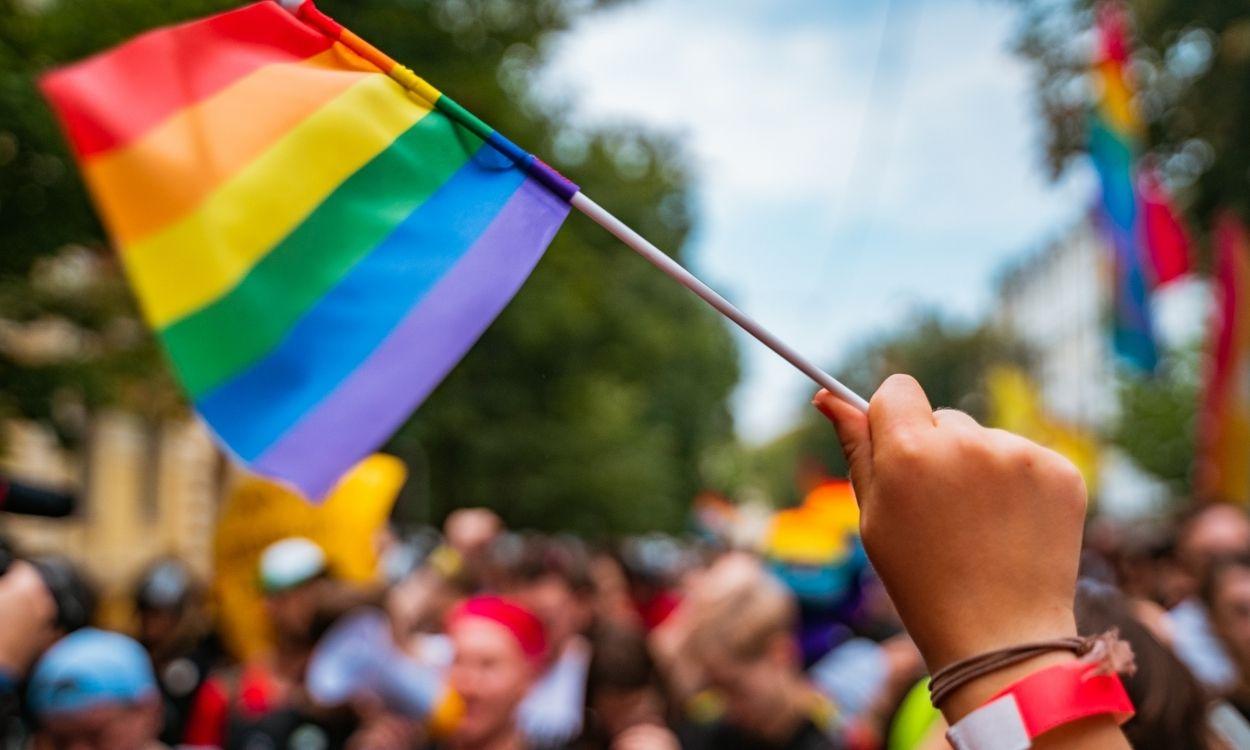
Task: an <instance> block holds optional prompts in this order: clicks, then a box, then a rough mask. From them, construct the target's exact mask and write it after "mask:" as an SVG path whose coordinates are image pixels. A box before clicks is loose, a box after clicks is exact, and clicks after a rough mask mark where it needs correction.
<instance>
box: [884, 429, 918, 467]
mask: <svg viewBox="0 0 1250 750" xmlns="http://www.w3.org/2000/svg"><path fill="white" fill-rule="evenodd" d="M882 453H884V454H885V458H886V460H887V461H888V462H889V463H891V464H893V465H895V466H897V467H899V468H904V469H905V468H912V467H914V466H916V465H917V464H919V463H920V461H921V460H922V459H923V458H924V455H925V449H924V445H923V440H922V439H921V437H920V435H919V434H918V433H917V432H916V431H915V430H913V429H911V428H909V427H898V428H895V429H894V430H892V431H891V433H890V436H889V438H888V440H887V441H886V444H885V446H884V450H883V451H882Z"/></svg>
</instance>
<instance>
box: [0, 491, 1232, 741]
mask: <svg viewBox="0 0 1250 750" xmlns="http://www.w3.org/2000/svg"><path fill="white" fill-rule="evenodd" d="M798 531H802V529H798ZM727 536H728V535H724V534H717V533H710V532H708V530H707V529H703V530H702V533H692V534H691V535H690V536H688V537H686V538H675V537H669V536H663V535H649V536H644V537H635V538H628V539H624V540H618V541H615V542H611V543H606V542H605V543H589V542H587V541H586V540H583V539H580V538H577V537H573V536H561V535H556V536H551V535H540V534H534V533H525V532H519V531H514V530H510V529H507V528H505V526H504V525H503V523H502V522H501V521H500V519H499V517H498V516H496V515H495V514H494V513H492V512H490V511H487V510H484V509H464V510H460V511H456V512H455V513H453V514H452V515H451V516H450V517H449V518H448V519H447V520H446V523H445V524H444V526H443V528H442V529H441V530H435V529H432V528H425V529H419V530H416V531H415V532H412V533H406V534H401V533H399V532H393V533H391V534H389V535H388V536H387V538H386V539H385V540H384V541H383V542H382V543H381V545H382V546H381V549H380V560H381V565H380V568H381V571H382V573H381V575H380V581H379V582H378V583H375V584H370V585H360V584H357V583H350V584H349V583H347V582H346V581H344V580H342V579H340V578H338V577H336V574H335V570H334V568H333V565H332V564H331V563H330V562H329V560H328V558H327V555H326V553H325V552H324V551H323V550H322V549H321V547H319V546H318V545H317V544H316V543H315V542H313V541H311V540H309V539H306V538H302V537H291V538H286V539H282V540H280V541H277V542H275V543H273V544H271V545H269V546H268V547H267V548H266V549H265V550H264V551H263V553H262V554H261V555H260V558H259V563H258V565H257V570H256V576H257V585H258V587H259V589H260V590H261V591H262V592H263V595H264V601H265V607H264V613H265V616H266V618H267V623H265V625H266V628H267V631H268V634H269V637H268V639H267V643H268V646H267V647H266V649H265V651H264V652H263V653H260V654H257V655H255V656H253V657H250V658H247V659H239V658H235V657H232V656H231V654H230V652H229V650H228V649H226V648H225V647H224V646H223V644H222V642H221V640H220V639H219V637H218V635H217V632H216V630H215V628H214V617H213V605H212V602H211V601H210V600H211V597H210V596H209V594H208V592H209V590H210V588H209V583H210V582H208V581H203V580H197V578H196V576H195V575H194V574H193V573H192V571H191V569H190V568H189V567H188V566H187V565H185V564H183V563H182V562H180V561H178V560H175V559H160V560H157V561H155V562H153V563H152V564H151V565H150V566H149V567H148V568H147V569H146V570H145V571H144V572H143V573H142V575H140V576H139V578H138V580H137V581H136V582H135V584H134V587H133V609H134V611H135V613H136V617H135V621H134V622H135V625H134V628H133V632H129V633H120V632H113V631H106V630H101V629H97V628H96V627H93V624H92V623H93V622H94V618H93V609H94V607H95V595H94V592H93V589H92V586H91V584H90V583H89V581H88V579H89V575H85V574H84V572H83V571H81V570H79V569H77V568H75V567H74V566H73V565H72V564H70V563H69V562H68V561H66V560H65V559H62V558H58V557H47V556H45V557H39V556H36V557H22V556H20V555H17V554H15V553H14V551H13V550H10V549H7V548H6V549H5V552H4V559H3V560H0V568H2V569H3V571H4V572H3V575H0V747H2V748H5V749H7V748H27V747H35V748H108V749H109V750H140V749H143V748H159V747H204V748H214V747H220V748H231V749H239V750H262V749H266V748H272V749H275V750H276V749H280V748H291V749H292V750H323V749H328V748H348V749H349V750H382V749H390V748H454V749H465V750H471V749H479V750H511V749H519V748H530V749H541V748H575V749H579V750H580V749H586V750H593V749H597V748H611V749H613V750H650V749H654V750H666V749H669V748H692V749H695V750H702V749H705V748H706V749H708V750H711V749H713V748H715V749H722V748H723V749H726V750H735V749H746V748H760V749H761V750H763V749H772V748H776V749H778V750H781V749H794V750H800V749H802V750H807V749H816V748H865V749H870V748H889V750H909V749H924V748H942V747H947V745H946V741H945V739H944V732H945V729H946V727H945V725H944V723H943V720H942V718H941V715H940V714H939V713H938V712H937V711H936V710H935V709H934V708H933V706H932V705H931V704H930V702H929V695H928V691H927V682H926V674H925V666H924V663H923V660H922V659H921V657H920V654H919V652H918V651H917V650H916V649H915V647H914V646H913V645H912V644H911V642H910V641H909V639H908V637H907V635H906V633H905V632H904V631H903V629H902V627H901V624H900V622H899V620H898V618H897V616H896V614H895V612H894V609H893V607H892V606H891V603H890V600H889V597H888V595H887V593H886V591H885V590H884V588H883V587H882V586H881V584H880V583H879V582H878V581H877V579H876V578H875V576H874V575H873V572H872V570H871V567H870V566H869V565H868V563H867V559H866V557H865V555H864V554H863V550H862V547H861V546H860V545H859V542H858V538H857V536H856V534H855V531H854V529H853V528H848V529H847V531H846V538H845V539H843V540H839V545H840V546H839V549H840V550H841V552H840V553H839V554H838V555H836V556H834V557H828V558H819V556H817V557H812V556H807V557H805V556H804V555H803V554H801V552H802V550H798V553H796V548H795V546H794V545H791V546H790V547H785V545H782V549H780V550H779V549H778V548H769V547H763V548H760V547H759V546H758V545H756V546H755V547H754V548H752V547H751V546H750V545H748V546H747V547H745V548H744V547H743V546H742V545H741V544H735V543H734V542H732V541H730V540H729V539H727V538H726V537H727ZM800 546H801V545H800ZM1081 572H1082V577H1081V582H1080V584H1079V586H1078V594H1077V603H1076V613H1077V619H1078V625H1079V627H1080V630H1081V632H1082V633H1098V632H1103V631H1105V630H1107V629H1110V628H1115V629H1118V631H1119V632H1120V634H1121V635H1122V637H1124V638H1125V639H1126V640H1128V641H1129V642H1130V643H1131V644H1132V646H1133V649H1134V652H1135V654H1136V664H1137V669H1136V672H1135V673H1134V674H1133V675H1132V676H1131V677H1129V678H1127V681H1126V684H1127V687H1128V690H1129V692H1130V694H1131V697H1132V699H1133V702H1134V704H1135V705H1136V706H1137V710H1138V713H1137V716H1136V717H1135V718H1134V719H1133V720H1132V721H1131V722H1130V723H1129V724H1128V725H1127V726H1126V727H1125V729H1126V733H1127V734H1128V736H1129V738H1130V740H1131V741H1132V743H1133V746H1134V747H1137V748H1226V747H1233V748H1236V747H1250V724H1247V723H1246V720H1245V717H1246V716H1250V517H1248V516H1247V514H1246V512H1245V511H1244V510H1243V509H1241V508H1237V507H1232V506H1226V505H1206V506H1201V507H1196V508H1194V509H1193V510H1191V511H1189V512H1187V513H1186V514H1184V515H1183V516H1180V517H1177V518H1175V519H1169V520H1168V521H1167V522H1155V523H1149V524H1142V523H1137V524H1132V525H1125V524H1117V523H1114V522H1110V521H1103V520H1095V521H1093V522H1091V524H1090V526H1089V528H1088V530H1087V533H1086V543H1085V552H1084V555H1083V559H1082V564H1081ZM1020 585H1021V586H1022V587H1027V586H1028V585H1029V582H1028V581H1021V582H1020Z"/></svg>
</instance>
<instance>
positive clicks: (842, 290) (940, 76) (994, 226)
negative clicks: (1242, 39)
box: [543, 0, 1092, 439]
mask: <svg viewBox="0 0 1250 750" xmlns="http://www.w3.org/2000/svg"><path fill="white" fill-rule="evenodd" d="M838 5H845V6H846V7H839V8H836V9H834V10H830V6H829V5H828V4H819V3H807V2H804V0H790V1H789V2H777V3H772V4H768V5H761V4H756V3H751V2H739V3H734V2H729V1H728V0H722V1H721V2H713V1H712V0H683V1H682V2H672V1H671V0H669V1H668V2H665V1H664V0H641V1H640V2H636V3H627V4H623V5H620V6H616V7H614V8H612V9H610V10H607V11H603V12H599V13H597V14H593V15H590V16H588V17H586V19H585V20H584V21H582V22H581V24H580V25H579V26H578V27H577V28H576V29H575V30H574V31H573V32H572V33H571V34H569V35H568V36H566V37H565V38H564V40H563V41H562V43H561V45H560V47H559V48H558V49H557V52H556V54H555V56H554V57H553V59H552V62H551V64H550V65H549V66H548V69H547V70H546V72H545V76H544V78H543V89H544V90H546V91H547V92H548V93H549V95H556V94H557V93H559V92H564V91H571V92H572V93H573V95H574V100H575V101H576V102H577V105H576V107H575V109H574V117H575V118H576V120H578V121H579V122H582V123H605V122H617V121H628V122H632V123H639V124H643V125H646V126H650V127H658V128H662V129H665V130H667V131H670V132H676V133H681V134H683V135H685V136H686V139H687V142H688V144H689V146H690V148H691V149H692V151H693V153H694V155H695V157H696V164H697V165H698V167H699V169H700V178H701V182H700V185H699V191H700V196H699V197H700V204H701V206H702V207H703V209H704V211H703V214H702V216H701V219H702V224H701V227H700V231H699V233H698V235H697V237H696V238H695V239H694V245H693V248H692V250H693V253H692V256H693V257H694V259H695V260H694V262H695V265H696V266H697V267H698V269H699V270H700V272H701V273H703V274H704V275H705V276H707V277H708V280H709V282H711V283H713V285H715V286H720V287H722V288H723V290H724V291H726V292H727V293H729V294H730V295H731V296H733V298H734V299H735V301H737V302H738V303H739V304H740V305H741V306H742V307H743V308H744V309H745V310H747V311H748V312H749V313H751V314H753V315H755V316H756V317H758V318H759V319H760V320H761V321H762V322H764V323H765V324H766V325H768V326H769V327H770V328H773V329H774V330H775V331H776V332H777V333H778V334H779V335H780V336H781V337H782V338H784V339H786V340H787V341H788V342H790V343H791V344H792V345H794V346H795V347H797V348H799V349H800V350H801V351H803V352H804V353H805V354H807V355H808V356H811V357H813V358H814V359H817V360H818V361H822V362H832V361H835V360H836V359H837V357H839V356H840V355H841V354H843V353H844V352H845V351H846V349H847V347H848V346H849V345H851V344H853V343H854V342H856V341H858V340H860V339H861V338H862V337H863V336H864V335H866V334H867V333H868V332H870V331H872V330H877V329H880V328H881V327H883V326H886V325H889V324H891V323H893V322H897V321H898V320H900V319H901V318H902V317H903V316H904V315H905V314H906V313H907V312H908V311H909V310H911V309H913V308H915V307H917V306H919V305H938V306H941V307H943V308H944V309H949V310H951V311H954V312H956V313H961V314H969V313H974V312H976V311H977V310H979V309H982V308H983V307H984V305H985V304H986V302H987V300H988V299H989V292H990V289H989V282H990V279H991V278H992V275H993V272H994V269H995V268H997V266H998V264H999V263H1001V262H1002V260H1003V259H1004V258H1005V257H1007V256H1009V255H1010V254H1012V253H1014V252H1019V251H1021V250H1023V249H1026V248H1028V247H1030V246H1032V245H1035V244H1036V243H1038V242H1039V241H1041V240H1042V239H1044V238H1045V237H1046V236H1049V235H1052V234H1054V233H1056V232H1057V231H1058V230H1059V229H1061V228H1063V227H1064V226H1066V225H1067V223H1069V222H1070V221H1072V220H1073V218H1074V217H1075V216H1076V215H1077V214H1078V213H1079V212H1080V211H1081V210H1082V206H1083V205H1084V201H1085V198H1086V196H1088V195H1089V194H1090V191H1091V190H1092V182H1091V180H1090V179H1089V177H1088V175H1085V174H1083V173H1078V174H1076V175H1075V176H1074V177H1073V178H1072V179H1069V180H1067V181H1066V182H1065V183H1064V184H1063V185H1061V186H1059V188H1052V187H1050V186H1048V185H1047V184H1046V182H1045V179H1044V177H1043V176H1042V175H1041V173H1040V170H1039V169H1038V166H1037V165H1038V163H1039V149H1040V138H1039V135H1038V131H1037V125H1036V123H1035V122H1034V120H1033V118H1032V116H1031V109H1030V103H1029V99H1028V96H1029V92H1028V79H1027V71H1026V69H1025V67H1024V65H1023V63H1021V62H1020V61H1018V60H1016V59H1014V58H1013V57H1012V56H1011V54H1010V52H1009V51H1008V50H1007V47H1006V45H1007V41H1008V37H1009V33H1010V28H1011V22H1012V19H1011V14H1010V9H1009V8H1006V7H1004V6H1002V5H997V4H989V3H984V2H978V1H977V0H950V1H948V2H942V3H930V4H928V5H925V6H919V5H915V4H908V5H907V6H903V9H902V10H900V11H899V12H902V13H917V12H919V13H921V16H920V17H914V16H913V17H911V18H905V19H902V20H901V21H899V22H898V23H896V29H895V31H896V33H897V34H898V36H896V37H894V38H892V39H890V40H888V44H891V45H895V48H889V47H888V48H887V50H886V52H887V55H886V57H885V62H886V64H887V65H893V66H903V67H902V69H901V73H900V70H899V69H898V68H892V69H888V70H887V74H886V75H885V76H883V78H882V80H883V81H884V83H885V85H889V86H896V85H897V95H898V97H899V99H898V100H884V101H883V100H880V99H879V100H878V106H877V107H876V108H875V109H873V108H871V107H870V102H871V97H872V95H873V94H872V92H871V91H870V90H869V89H870V84H871V81H872V79H873V68H874V65H875V62H876V55H877V46H878V42H879V40H880V39H881V36H882V27H883V24H884V22H885V13H884V4H881V5H880V7H878V8H875V9H874V10H872V11H869V10H866V9H865V8H866V7H867V6H866V5H860V4H838ZM917 8H920V10H919V11H917ZM896 21H898V19H896ZM907 30H910V33H902V32H905V31H907ZM903 44H906V45H908V46H907V48H906V49H902V48H899V47H900V46H901V45H903ZM896 82H901V83H896ZM877 93H878V96H879V97H880V95H881V92H877ZM890 115H892V119H891V120H890V121H888V122H880V121H870V120H871V119H872V118H873V117H877V118H880V117H882V116H890ZM865 128H866V129H865ZM861 131H862V132H861ZM857 148H862V149H865V152H864V154H863V155H861V156H860V157H859V158H860V159H862V160H863V163H862V164H861V165H860V166H859V168H858V169H854V168H853V162H854V160H855V158H856V156H855V151H856V149H857ZM852 172H855V174H852ZM852 179H854V180H855V181H856V184H851V180H852ZM609 208H610V207H609ZM742 349H743V353H744V356H745V362H744V365H745V379H744V383H743V385H742V387H741V388H740V391H739V393H738V396H737V398H736V406H737V408H736V414H737V417H738V424H739V430H740V432H741V433H742V434H743V435H744V436H745V437H747V438H749V439H762V438H766V437H768V436H769V435H772V434H776V433H777V432H778V431H779V430H781V429H784V427H785V426H786V425H787V424H789V423H790V421H791V420H792V419H793V417H794V415H795V412H796V409H798V408H801V405H802V403H803V395H804V394H805V393H806V392H807V391H810V390H811V386H810V384H809V383H807V382H806V381H805V379H804V378H803V377H802V376H801V375H798V374H797V373H796V372H795V371H794V370H793V369H791V368H790V367H789V366H788V365H787V364H785V363H784V362H781V361H780V360H779V359H778V358H777V357H776V356H775V355H773V354H771V353H770V352H767V351H766V350H764V349H763V348H762V347H761V346H759V345H758V344H755V343H754V342H749V341H746V340H744V343H743V347H742Z"/></svg>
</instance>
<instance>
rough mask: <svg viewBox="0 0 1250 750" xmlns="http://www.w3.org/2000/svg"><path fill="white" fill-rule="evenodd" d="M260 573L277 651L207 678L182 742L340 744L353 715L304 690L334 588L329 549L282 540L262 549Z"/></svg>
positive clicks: (294, 539) (302, 541)
mask: <svg viewBox="0 0 1250 750" xmlns="http://www.w3.org/2000/svg"><path fill="white" fill-rule="evenodd" d="M257 573H258V576H259V580H260V586H261V590H262V591H263V592H264V595H265V614H266V616H267V619H268V624H269V627H270V632H271V634H272V648H271V650H270V651H269V652H268V653H266V654H264V655H263V656H262V657H260V658H258V659H255V660H253V661H250V662H248V663H247V664H244V665H241V666H240V667H237V668H233V669H228V670H222V671H221V672H220V673H218V674H215V675H213V676H212V677H211V678H210V679H209V681H208V682H207V683H206V684H205V685H204V687H203V689H201V690H200V692H199V693H198V695H197V696H196V700H195V704H194V706H193V709H192V714H191V717H190V719H189V720H188V723H187V724H188V725H187V731H186V733H185V734H186V739H185V742H186V744H189V745H207V746H210V747H212V746H217V747H225V748H227V750H231V749H233V748H239V749H240V750H248V749H250V748H253V747H288V746H292V747H294V746H299V743H312V744H310V745H309V746H317V747H322V748H332V747H342V746H343V743H344V742H345V740H346V738H347V737H348V736H349V735H350V734H351V732H352V731H353V730H354V729H355V727H354V723H353V722H352V721H351V716H350V712H347V711H345V710H339V709H324V708H320V707H318V706H316V705H315V704H314V703H313V701H312V700H311V699H310V698H309V697H308V694H307V692H306V690H305V689H304V678H305V671H306V670H307V666H308V660H309V657H310V656H311V654H312V648H313V646H314V645H315V643H316V637H317V635H318V634H319V633H318V627H319V625H321V624H323V623H320V622H319V617H320V616H321V614H322V606H323V604H324V601H325V600H326V599H327V598H328V597H329V596H330V594H331V593H332V587H331V586H330V579H329V569H328V566H327V561H326V556H325V553H324V552H323V551H322V549H321V547H319V546H318V545H317V544H316V543H315V542H313V541H311V540H309V539H305V538H303V537H289V538H286V539H282V540H280V541H277V542H274V543H273V544H271V545H269V546H268V547H266V548H265V550H264V552H262V553H261V557H260V564H259V569H258V571H257ZM290 743H295V744H290Z"/></svg>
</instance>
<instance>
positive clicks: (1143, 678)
mask: <svg viewBox="0 0 1250 750" xmlns="http://www.w3.org/2000/svg"><path fill="white" fill-rule="evenodd" d="M1247 572H1250V571H1247ZM1075 611H1076V623H1077V627H1078V628H1079V630H1080V632H1083V633H1101V632H1105V631H1107V630H1109V629H1112V628H1114V629H1116V630H1117V631H1118V632H1119V634H1120V637H1122V638H1123V639H1124V640H1125V641H1127V642H1128V643H1129V645H1131V646H1132V648H1133V655H1134V659H1135V662H1136V665H1137V669H1136V671H1135V672H1134V673H1133V674H1132V675H1130V676H1127V677H1125V679H1124V686H1125V688H1126V689H1127V690H1128V694H1129V697H1131V698H1132V700H1133V705H1134V707H1136V709H1137V715H1136V716H1134V717H1133V718H1132V719H1129V721H1128V723H1126V724H1125V725H1124V734H1125V735H1126V736H1127V737H1128V740H1129V742H1130V743H1131V744H1132V746H1133V747H1134V748H1136V749H1137V750H1171V749H1172V748H1192V750H1219V749H1222V748H1226V747H1235V746H1236V745H1229V744H1228V742H1227V741H1226V740H1224V739H1223V738H1221V737H1220V735H1219V733H1218V732H1217V731H1216V730H1215V729H1214V727H1213V721H1212V719H1213V714H1212V710H1213V708H1215V703H1214V701H1212V699H1211V697H1210V696H1208V695H1207V693H1206V692H1205V691H1204V690H1203V688H1202V686H1201V685H1200V684H1199V683H1198V681H1197V679H1195V678H1194V676H1193V675H1192V674H1191V673H1190V671H1189V670H1188V669H1187V668H1186V667H1185V665H1184V664H1182V663H1181V661H1180V660H1179V659H1178V658H1177V657H1176V655H1175V654H1174V653H1173V652H1172V651H1171V650H1170V649H1168V648H1167V647H1166V646H1164V645H1163V644H1162V643H1160V642H1159V640H1158V639H1157V638H1155V637H1154V635H1153V633H1152V632H1151V631H1150V628H1149V627H1147V626H1146V625H1145V624H1144V623H1142V622H1141V621H1140V620H1139V619H1138V618H1137V616H1136V615H1135V613H1134V611H1133V606H1132V602H1131V600H1129V599H1128V598H1126V597H1125V596H1124V595H1123V594H1122V593H1120V592H1119V591H1117V590H1116V589H1115V588H1114V587H1113V586H1110V585H1108V584H1106V583H1100V582H1096V581H1092V580H1087V579H1082V580H1081V581H1080V582H1079V583H1078V585H1077V593H1076V609H1075Z"/></svg>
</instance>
